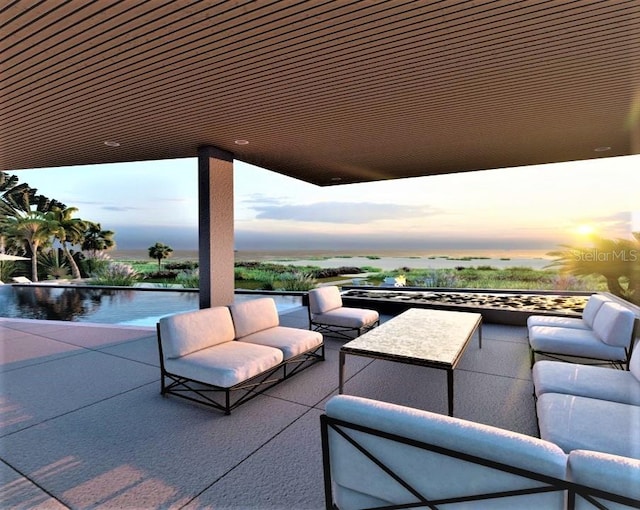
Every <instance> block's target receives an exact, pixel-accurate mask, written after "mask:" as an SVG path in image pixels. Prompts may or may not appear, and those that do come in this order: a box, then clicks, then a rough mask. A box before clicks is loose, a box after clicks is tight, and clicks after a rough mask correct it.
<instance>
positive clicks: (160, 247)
mask: <svg viewBox="0 0 640 510" xmlns="http://www.w3.org/2000/svg"><path fill="white" fill-rule="evenodd" d="M172 253H173V248H171V246H167V245H166V244H162V243H156V244H154V245H153V246H149V257H151V258H152V259H156V260H157V261H158V271H160V270H161V269H162V265H161V262H162V259H166V258H169V257H170V256H171V254H172Z"/></svg>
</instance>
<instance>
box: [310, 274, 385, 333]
mask: <svg viewBox="0 0 640 510" xmlns="http://www.w3.org/2000/svg"><path fill="white" fill-rule="evenodd" d="M379 323H380V316H379V314H378V312H377V311H376V310H369V309H366V308H352V307H347V306H343V304H342V296H341V295H340V289H339V288H338V287H337V286H335V285H329V286H326V287H318V288H316V289H312V290H310V291H309V329H312V330H314V331H318V332H320V333H323V334H324V333H326V334H328V335H330V336H331V335H333V336H338V337H341V338H346V339H347V340H352V339H353V338H354V337H356V336H359V335H361V334H362V333H365V332H366V331H369V330H370V329H372V328H375V327H376V326H377V325H378V324H379Z"/></svg>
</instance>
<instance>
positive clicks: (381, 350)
mask: <svg viewBox="0 0 640 510" xmlns="http://www.w3.org/2000/svg"><path fill="white" fill-rule="evenodd" d="M481 326H482V315H480V314H479V313H469V312H452V311H446V310H430V309H426V308H410V309H409V310H407V311H406V312H403V313H401V314H400V315H398V316H396V317H394V318H393V319H390V320H388V321H387V322H385V323H384V324H381V325H380V326H378V327H377V328H375V329H372V330H370V331H368V332H367V333H365V334H364V335H362V336H360V337H358V338H356V339H355V340H352V341H350V342H348V343H346V344H344V345H343V346H342V347H341V348H340V369H339V370H340V373H339V385H338V392H339V393H342V392H343V387H344V369H345V361H346V356H347V354H349V355H352V356H364V357H367V358H374V359H382V360H387V361H397V362H400V363H407V364H409V365H419V366H424V367H430V368H438V369H441V370H446V371H447V394H448V411H449V416H453V370H454V368H456V366H457V365H458V362H459V361H460V358H461V357H462V354H463V353H464V350H465V349H466V348H467V345H469V341H470V340H471V339H472V338H473V336H474V334H475V333H476V331H477V332H478V344H479V347H480V348H482V327H481Z"/></svg>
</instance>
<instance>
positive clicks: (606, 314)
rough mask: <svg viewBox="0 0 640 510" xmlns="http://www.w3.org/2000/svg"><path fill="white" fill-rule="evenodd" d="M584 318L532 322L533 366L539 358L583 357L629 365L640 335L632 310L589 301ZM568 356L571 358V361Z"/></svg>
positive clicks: (623, 365)
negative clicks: (634, 344)
mask: <svg viewBox="0 0 640 510" xmlns="http://www.w3.org/2000/svg"><path fill="white" fill-rule="evenodd" d="M590 304H592V305H593V306H591V307H589V309H588V310H587V309H586V308H585V311H586V312H587V313H586V315H583V317H582V319H576V320H574V321H571V322H568V318H565V319H564V320H563V321H560V320H559V319H558V320H557V321H553V322H552V319H551V318H548V319H547V322H546V323H545V325H543V323H541V318H540V317H537V316H533V317H530V318H529V320H528V333H529V347H530V355H531V366H532V367H533V365H534V363H535V360H536V355H537V354H541V355H544V356H546V357H549V358H552V359H560V360H567V359H568V358H579V359H581V360H591V361H592V362H594V363H599V364H613V365H615V366H619V367H625V366H628V362H629V356H630V355H631V345H632V341H633V339H634V338H635V336H636V331H637V325H636V324H637V322H638V321H637V320H636V315H635V314H634V313H633V312H632V311H631V310H629V309H628V308H626V307H624V306H622V305H621V304H619V303H616V302H614V301H610V300H604V301H602V300H601V299H598V298H595V297H593V298H591V299H589V301H588V303H587V306H589V305H590ZM567 357H568V358H567Z"/></svg>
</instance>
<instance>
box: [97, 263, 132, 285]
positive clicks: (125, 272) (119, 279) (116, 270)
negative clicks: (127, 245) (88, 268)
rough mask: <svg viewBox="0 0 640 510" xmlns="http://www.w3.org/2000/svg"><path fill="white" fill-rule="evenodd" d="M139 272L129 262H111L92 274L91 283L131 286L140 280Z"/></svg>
mask: <svg viewBox="0 0 640 510" xmlns="http://www.w3.org/2000/svg"><path fill="white" fill-rule="evenodd" d="M138 277H139V275H138V273H137V271H136V270H135V269H133V268H132V267H131V266H130V265H128V264H122V263H120V262H111V263H110V264H109V265H107V266H104V267H102V268H100V269H98V270H97V271H95V272H94V273H93V274H92V275H91V280H90V281H89V283H91V284H93V285H117V286H120V287H131V286H133V285H134V284H135V283H136V282H137V281H138Z"/></svg>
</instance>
